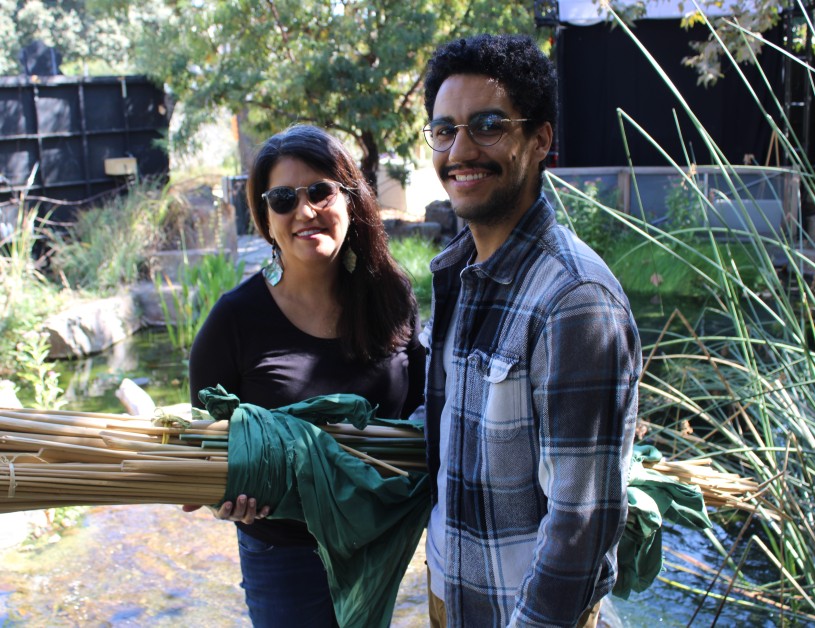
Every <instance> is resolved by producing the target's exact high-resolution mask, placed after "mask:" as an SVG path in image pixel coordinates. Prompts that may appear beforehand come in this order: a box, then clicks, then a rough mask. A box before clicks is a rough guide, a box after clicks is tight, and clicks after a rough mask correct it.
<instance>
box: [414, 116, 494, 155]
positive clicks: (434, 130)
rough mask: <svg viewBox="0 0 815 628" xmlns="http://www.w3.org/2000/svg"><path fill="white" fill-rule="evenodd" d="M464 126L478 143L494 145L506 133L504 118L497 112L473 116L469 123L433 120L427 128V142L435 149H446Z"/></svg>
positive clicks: (425, 130)
mask: <svg viewBox="0 0 815 628" xmlns="http://www.w3.org/2000/svg"><path fill="white" fill-rule="evenodd" d="M461 127H464V128H466V129H467V132H468V133H469V135H470V137H471V138H472V139H473V141H474V142H475V143H476V144H480V145H481V146H492V145H493V144H497V143H498V140H500V139H501V136H502V135H503V134H504V118H502V117H501V116H499V115H497V114H493V113H490V114H482V115H477V116H473V117H472V118H471V119H470V121H469V123H467V124H451V123H450V122H447V121H444V120H438V121H433V122H431V123H430V124H428V125H427V126H426V127H425V129H424V132H425V137H426V138H427V143H428V144H430V147H431V148H433V149H434V150H440V151H444V150H447V149H448V148H450V146H452V145H453V142H454V141H455V138H456V133H458V131H459V129H460V128H461Z"/></svg>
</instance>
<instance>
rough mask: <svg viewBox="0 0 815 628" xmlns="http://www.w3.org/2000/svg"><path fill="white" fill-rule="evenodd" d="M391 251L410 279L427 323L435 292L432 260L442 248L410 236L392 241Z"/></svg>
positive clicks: (421, 312) (428, 241)
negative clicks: (431, 267) (431, 268)
mask: <svg viewBox="0 0 815 628" xmlns="http://www.w3.org/2000/svg"><path fill="white" fill-rule="evenodd" d="M390 249H391V254H392V255H393V257H394V258H395V259H396V261H397V262H399V264H400V266H402V268H403V269H404V270H405V272H407V274H408V277H410V280H411V283H412V285H413V292H414V293H415V294H416V300H417V301H418V302H419V314H420V316H421V317H422V320H423V321H426V320H427V319H428V318H429V316H430V299H431V297H432V292H433V277H432V275H431V274H430V260H431V259H433V258H434V257H435V256H436V255H438V254H439V252H440V251H441V246H440V245H438V244H436V243H435V242H433V241H431V240H428V239H427V238H422V237H421V236H408V237H404V238H394V239H393V240H391V242H390Z"/></svg>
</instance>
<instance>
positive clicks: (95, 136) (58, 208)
mask: <svg viewBox="0 0 815 628" xmlns="http://www.w3.org/2000/svg"><path fill="white" fill-rule="evenodd" d="M169 117H170V116H169V113H168V107H167V105H166V103H165V94H164V90H163V89H162V88H161V87H158V86H156V85H155V84H154V83H153V82H151V81H150V80H149V79H147V78H146V77H144V76H118V77H76V76H38V75H33V76H13V77H0V209H2V207H3V206H9V205H12V206H13V205H15V204H16V200H15V199H16V198H18V197H19V196H20V195H21V193H22V192H23V191H24V190H25V189H26V182H27V180H28V178H29V176H30V175H31V173H32V172H35V173H36V176H35V178H34V181H33V186H32V187H31V188H29V189H28V191H27V198H29V200H30V201H31V202H32V203H34V202H37V203H40V215H41V216H42V215H44V213H45V212H48V211H50V210H53V213H52V214H51V218H52V220H55V221H63V220H71V219H72V217H73V214H74V212H75V211H76V210H77V209H79V208H82V207H85V206H89V205H92V204H94V203H96V202H98V201H99V200H100V199H101V198H103V197H104V196H105V195H108V194H111V193H115V192H116V191H117V190H121V189H123V188H126V184H127V183H128V180H127V177H126V176H117V175H116V174H112V173H110V172H109V171H108V170H107V168H106V160H121V159H133V160H135V171H136V173H137V174H138V176H139V177H147V176H154V177H166V174H167V172H168V170H169V159H168V156H167V153H166V152H165V151H164V150H163V149H162V148H161V147H160V146H159V145H158V144H157V141H158V140H161V139H163V138H165V137H166V134H167V128H168V125H169ZM35 166H36V167H35ZM55 201H56V202H55Z"/></svg>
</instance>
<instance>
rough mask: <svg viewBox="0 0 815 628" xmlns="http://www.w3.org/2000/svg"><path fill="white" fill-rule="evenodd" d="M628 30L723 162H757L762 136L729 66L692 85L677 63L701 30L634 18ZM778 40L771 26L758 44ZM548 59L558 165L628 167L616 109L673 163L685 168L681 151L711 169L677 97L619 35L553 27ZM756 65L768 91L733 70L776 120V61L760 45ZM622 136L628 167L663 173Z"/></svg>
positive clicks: (749, 72) (643, 146)
mask: <svg viewBox="0 0 815 628" xmlns="http://www.w3.org/2000/svg"><path fill="white" fill-rule="evenodd" d="M562 4H563V3H561V5H562ZM633 32H634V34H635V36H636V37H637V38H638V39H639V40H640V41H641V42H642V43H643V44H644V46H645V47H646V48H647V50H648V51H649V52H650V53H651V54H652V55H653V56H654V58H655V59H656V60H657V62H658V63H659V65H660V66H661V67H662V69H663V70H664V71H665V72H666V73H667V74H668V76H669V77H670V78H671V80H672V81H673V82H674V83H675V85H676V86H677V87H678V89H679V91H680V93H681V94H682V95H683V97H684V98H685V100H686V101H687V102H688V104H689V105H690V107H691V110H692V111H693V112H694V114H695V115H696V116H697V117H698V118H699V120H700V121H701V122H702V124H703V126H704V127H705V129H707V131H708V133H710V134H711V136H712V137H713V139H714V141H715V142H716V143H717V144H718V146H719V147H720V148H721V149H722V151H723V152H724V155H725V157H726V158H727V160H728V161H729V162H730V163H732V164H734V165H740V164H743V163H745V160H747V162H748V163H759V164H764V163H765V159H766V157H767V153H768V150H769V148H770V142H771V129H770V127H769V125H768V124H767V122H766V121H765V120H764V119H763V116H762V114H761V111H760V108H759V106H758V105H757V104H756V103H755V102H754V100H753V97H752V96H751V95H750V93H749V91H748V89H747V87H746V86H745V85H744V82H743V80H742V79H741V78H740V77H739V76H738V74H737V72H736V71H735V70H734V69H733V68H732V67H728V63H729V62H728V61H727V60H726V59H725V60H724V61H723V66H722V67H723V69H724V74H725V76H724V78H722V79H720V80H719V81H718V82H717V83H716V84H714V85H712V86H709V87H705V86H703V85H700V84H698V81H697V79H698V74H697V72H696V70H694V69H693V68H690V67H687V66H685V65H684V64H683V63H682V59H683V58H684V57H687V56H690V55H691V54H693V51H692V50H691V48H690V46H689V45H688V44H689V42H690V41H694V40H703V39H705V38H706V36H707V33H708V31H707V29H705V28H703V27H701V26H697V27H694V28H692V29H690V30H685V29H683V28H682V27H681V26H680V20H679V19H678V18H676V19H641V20H637V21H636V26H635V28H634V29H633ZM781 32H782V31H781V28H780V27H779V28H777V29H775V30H774V31H771V32H769V33H765V38H766V39H768V40H770V41H774V42H776V43H779V42H780V40H781ZM556 59H557V66H558V72H559V78H560V120H559V125H558V129H557V146H558V156H557V165H558V166H561V167H598V166H624V165H627V164H628V159H627V155H626V150H625V146H624V143H623V137H622V132H621V127H620V122H619V119H618V114H617V109H618V108H620V109H622V110H624V111H625V112H626V113H627V114H628V115H629V116H630V117H631V118H633V119H634V120H636V122H637V123H638V124H639V125H641V126H642V127H644V128H645V130H646V131H647V133H648V134H649V135H651V137H652V138H653V139H654V140H655V142H656V143H657V144H658V145H659V146H661V147H662V148H663V149H664V150H666V151H667V152H668V154H669V155H670V156H671V157H672V158H673V159H675V160H676V161H677V162H679V163H680V164H683V165H687V162H688V158H686V157H685V153H684V151H688V152H689V153H690V160H691V161H693V162H695V163H700V164H705V163H712V161H711V157H710V153H709V151H708V150H707V148H706V147H705V144H704V143H703V142H702V140H701V138H700V136H699V134H698V133H697V132H696V130H695V128H694V126H693V125H692V124H691V121H690V119H689V117H688V116H687V114H686V113H685V112H684V111H683V110H682V107H681V106H680V103H679V101H678V99H677V98H676V97H675V96H674V95H673V94H672V93H671V91H670V90H669V88H668V86H667V85H666V84H665V82H664V81H663V79H662V78H661V77H660V76H659V75H658V74H657V71H656V70H655V69H654V68H653V66H652V65H651V64H650V62H649V61H648V60H647V59H646V57H645V55H644V54H643V53H642V51H641V50H640V49H639V48H637V46H636V44H635V43H634V42H633V41H632V40H631V38H630V37H629V36H628V35H627V34H626V33H625V32H624V31H623V30H622V29H621V28H612V26H611V24H610V23H608V22H599V23H594V24H590V25H573V24H569V23H564V24H561V25H560V26H559V28H558V36H557V40H556ZM759 60H760V63H761V66H762V67H763V69H764V72H765V74H766V75H767V77H768V79H769V81H770V88H768V87H767V86H766V85H765V83H764V81H763V79H761V78H759V73H758V71H757V69H756V68H755V67H752V66H747V65H744V66H741V67H742V70H743V72H744V73H745V75H746V77H747V79H748V81H749V82H750V84H751V85H752V86H753V89H755V90H756V92H757V95H758V97H759V99H760V100H761V102H762V103H763V105H764V107H765V108H766V109H767V110H768V111H771V112H777V111H778V107H777V106H776V105H775V104H773V101H772V95H773V93H774V94H775V97H776V98H778V99H779V101H782V102H783V59H782V56H781V55H780V54H779V53H777V52H776V51H773V50H770V49H769V47H765V48H764V53H763V54H762V55H761V56H760V57H759ZM674 111H676V115H677V118H678V121H679V129H681V134H682V135H681V136H680V130H679V129H678V128H677V122H676V121H675V120H674ZM778 113H779V116H780V112H778ZM625 130H626V137H627V141H628V146H629V150H630V154H631V157H632V159H633V163H634V165H635V166H638V167H639V166H665V165H667V164H666V160H665V158H664V156H662V155H661V154H660V153H659V152H658V151H657V149H656V148H654V147H653V146H652V145H651V144H650V142H649V141H648V140H646V139H645V138H644V137H643V136H642V135H641V134H640V133H639V132H638V131H636V130H635V129H633V128H632V127H631V126H630V125H629V126H627V127H626V129H625ZM683 143H684V147H683ZM683 148H684V150H683ZM750 156H752V161H750V159H751V157H750ZM773 164H774V162H773ZM781 165H783V164H781Z"/></svg>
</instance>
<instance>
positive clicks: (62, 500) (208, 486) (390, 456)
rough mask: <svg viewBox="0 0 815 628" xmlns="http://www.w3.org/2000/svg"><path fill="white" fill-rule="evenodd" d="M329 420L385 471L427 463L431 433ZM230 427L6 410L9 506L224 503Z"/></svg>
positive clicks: (0, 440)
mask: <svg viewBox="0 0 815 628" xmlns="http://www.w3.org/2000/svg"><path fill="white" fill-rule="evenodd" d="M323 427H324V429H325V431H327V432H329V433H330V434H331V436H333V437H334V438H335V439H336V440H337V441H338V442H339V444H340V446H341V447H342V448H343V449H345V450H346V451H348V452H349V453H352V454H353V455H355V456H358V457H359V458H362V459H363V460H365V461H367V462H369V463H371V464H373V465H376V466H377V467H378V469H379V470H380V472H381V473H382V474H383V475H394V474H400V475H407V472H406V471H405V469H420V468H422V467H424V439H423V437H422V434H421V432H419V431H417V430H415V429H406V428H391V427H379V426H370V427H368V428H367V429H365V430H358V429H356V428H354V427H353V426H351V425H345V424H339V425H331V426H323ZM228 429H229V427H228V422H227V421H207V420H195V421H182V423H173V422H172V421H170V425H169V426H160V425H156V424H154V421H153V418H152V417H130V416H127V415H118V414H105V413H89V412H70V411H58V410H33V409H14V410H8V409H0V513H7V512H14V511H20V510H34V509H42V508H53V507H58V506H73V505H88V506H91V505H113V504H142V503H146V504H182V503H183V504H214V503H217V502H218V501H220V500H221V499H223V497H224V491H225V489H226V477H227V465H228V455H229V449H228ZM380 458H387V460H382V459H380ZM396 465H399V466H398V467H397V466H396Z"/></svg>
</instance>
